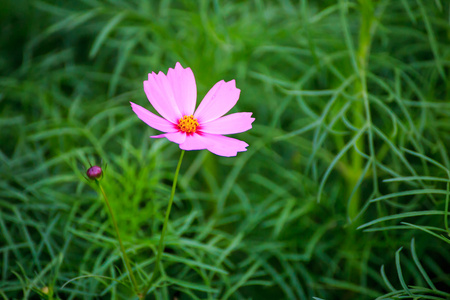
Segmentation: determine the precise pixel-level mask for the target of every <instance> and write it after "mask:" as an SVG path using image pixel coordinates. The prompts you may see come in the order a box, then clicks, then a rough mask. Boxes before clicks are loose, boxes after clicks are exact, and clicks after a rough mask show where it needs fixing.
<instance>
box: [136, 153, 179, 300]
mask: <svg viewBox="0 0 450 300" xmlns="http://www.w3.org/2000/svg"><path fill="white" fill-rule="evenodd" d="M183 156H184V150H182V151H181V155H180V159H179V160H178V165H177V169H176V171H175V177H174V178H173V184H172V192H171V194H170V200H169V205H168V206H167V210H166V217H165V219H164V225H163V229H162V232H161V237H160V238H159V245H158V252H157V254H156V260H155V269H154V270H153V275H152V277H151V278H150V281H149V282H148V284H147V287H146V288H145V289H144V290H143V291H142V293H141V294H140V296H139V298H140V299H145V295H146V294H147V293H148V291H149V290H150V288H151V287H152V285H153V282H154V281H155V279H156V277H157V276H158V274H159V268H160V263H161V258H162V254H163V252H164V236H165V234H166V230H167V224H168V223H169V215H170V210H171V209H172V204H173V198H174V196H175V188H176V186H177V180H178V174H179V173H180V167H181V162H182V161H183Z"/></svg>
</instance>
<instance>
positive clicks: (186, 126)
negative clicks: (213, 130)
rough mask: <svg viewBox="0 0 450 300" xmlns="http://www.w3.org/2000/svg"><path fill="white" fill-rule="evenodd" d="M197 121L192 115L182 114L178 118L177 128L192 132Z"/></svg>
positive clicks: (195, 127)
mask: <svg viewBox="0 0 450 300" xmlns="http://www.w3.org/2000/svg"><path fill="white" fill-rule="evenodd" d="M197 126H198V121H197V119H196V118H194V116H193V115H190V116H184V117H182V118H181V119H179V120H178V128H179V129H180V130H181V131H183V132H186V133H194V132H195V131H196V130H197Z"/></svg>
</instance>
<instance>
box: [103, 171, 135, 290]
mask: <svg viewBox="0 0 450 300" xmlns="http://www.w3.org/2000/svg"><path fill="white" fill-rule="evenodd" d="M95 182H96V183H97V185H98V187H99V188H100V191H101V192H102V194H103V198H105V203H106V206H107V207H108V210H109V215H110V216H111V220H112V223H113V225H114V229H115V230H116V235H117V240H118V241H119V245H120V251H121V252H122V256H123V260H124V262H125V266H126V268H127V270H128V274H129V276H130V280H131V283H132V284H133V289H134V292H135V293H136V295H139V287H138V285H137V281H136V278H135V277H134V274H133V270H132V269H131V265H130V260H129V259H128V256H127V253H126V251H125V247H124V246H123V243H122V239H121V238H120V233H119V227H118V226H117V222H116V218H115V217H114V213H113V211H112V209H111V205H110V204H109V201H108V197H106V193H105V190H104V189H103V187H102V186H101V184H100V182H99V181H98V180H96V181H95Z"/></svg>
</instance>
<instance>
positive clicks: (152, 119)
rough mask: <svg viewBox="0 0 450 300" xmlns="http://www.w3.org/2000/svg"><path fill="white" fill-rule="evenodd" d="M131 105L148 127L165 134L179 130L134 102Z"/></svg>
mask: <svg viewBox="0 0 450 300" xmlns="http://www.w3.org/2000/svg"><path fill="white" fill-rule="evenodd" d="M130 103H131V108H132V109H133V111H134V113H135V114H136V115H137V116H138V118H139V119H141V120H142V121H144V122H145V123H146V124H147V125H148V126H150V127H152V128H155V129H156V130H159V131H163V132H174V131H177V130H178V128H177V126H176V125H175V124H173V123H171V122H169V121H167V120H166V119H163V118H161V117H158V116H157V115H155V114H153V113H151V112H150V111H148V110H146V109H145V108H143V107H142V106H140V105H137V104H135V103H133V102H130Z"/></svg>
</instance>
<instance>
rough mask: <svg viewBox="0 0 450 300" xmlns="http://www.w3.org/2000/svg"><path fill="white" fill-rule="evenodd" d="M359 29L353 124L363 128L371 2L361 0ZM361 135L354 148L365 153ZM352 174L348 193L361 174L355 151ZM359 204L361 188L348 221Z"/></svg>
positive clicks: (356, 211) (350, 205)
mask: <svg viewBox="0 0 450 300" xmlns="http://www.w3.org/2000/svg"><path fill="white" fill-rule="evenodd" d="M360 5H361V27H360V30H359V44H358V50H357V53H356V55H357V64H358V73H359V74H358V75H359V78H360V80H359V82H358V84H357V85H356V88H355V90H356V94H357V95H359V96H360V100H361V101H358V102H357V103H355V115H354V124H355V125H356V126H357V127H362V126H364V123H363V120H362V119H361V117H363V118H364V117H365V122H371V120H370V115H368V114H367V107H366V106H367V105H368V104H367V101H366V100H367V97H368V95H367V93H368V92H367V82H366V70H367V64H368V58H369V53H370V45H371V37H372V26H373V21H374V14H373V13H374V12H373V7H372V5H373V4H372V1H371V0H361V1H360ZM364 137H365V135H363V136H362V137H361V138H360V139H359V140H358V141H356V146H357V147H358V149H359V150H360V151H361V152H365V144H364ZM350 155H351V157H350V159H351V166H352V174H351V176H350V178H348V191H349V193H350V192H351V191H352V190H353V188H354V186H355V185H356V184H357V183H358V180H359V177H360V175H361V173H362V172H363V164H364V158H363V157H362V156H361V155H359V154H358V152H357V151H356V150H353V151H351V152H350ZM360 202H361V188H358V189H357V190H356V191H355V192H354V194H353V196H352V197H351V199H350V201H349V205H348V208H347V214H348V217H349V219H350V220H353V219H354V218H355V217H356V216H357V215H358V212H359V208H360Z"/></svg>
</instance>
